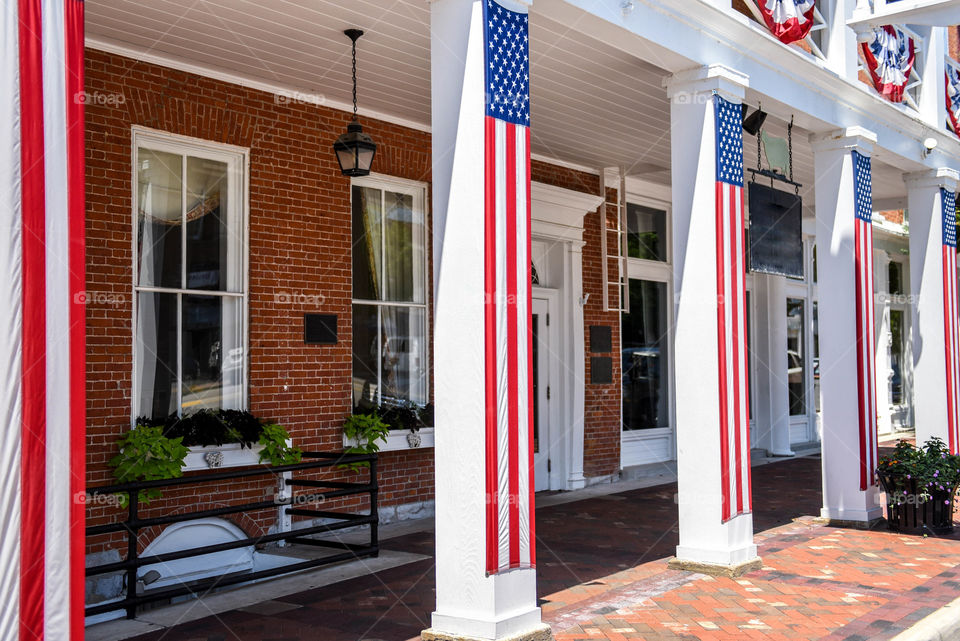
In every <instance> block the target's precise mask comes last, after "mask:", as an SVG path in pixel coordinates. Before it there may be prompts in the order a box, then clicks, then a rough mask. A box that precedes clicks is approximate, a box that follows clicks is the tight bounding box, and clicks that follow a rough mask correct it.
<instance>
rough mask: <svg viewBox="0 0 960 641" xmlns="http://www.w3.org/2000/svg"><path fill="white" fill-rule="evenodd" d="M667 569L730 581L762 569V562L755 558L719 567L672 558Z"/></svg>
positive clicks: (714, 564)
mask: <svg viewBox="0 0 960 641" xmlns="http://www.w3.org/2000/svg"><path fill="white" fill-rule="evenodd" d="M667 567H668V568H670V569H671V570H683V571H685V572H696V573H697V574H708V575H710V576H724V577H727V578H730V579H735V578H737V577H740V576H743V575H744V574H746V573H747V572H753V571H754V570H759V569H760V568H761V567H763V561H761V560H760V557H759V556H758V557H755V558H753V559H749V560H747V561H742V562H740V563H735V564H733V565H720V564H717V563H704V562H702V561H690V560H686V559H678V558H673V559H670V560H669V561H668V562H667Z"/></svg>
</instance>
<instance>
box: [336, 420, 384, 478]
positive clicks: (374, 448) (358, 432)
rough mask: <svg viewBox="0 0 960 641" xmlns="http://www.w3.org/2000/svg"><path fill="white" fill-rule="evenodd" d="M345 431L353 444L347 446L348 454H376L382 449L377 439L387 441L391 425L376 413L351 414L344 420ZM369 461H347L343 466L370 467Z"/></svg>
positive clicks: (354, 467)
mask: <svg viewBox="0 0 960 641" xmlns="http://www.w3.org/2000/svg"><path fill="white" fill-rule="evenodd" d="M343 433H344V435H345V436H346V437H347V440H349V441H351V442H352V443H353V445H351V446H349V447H347V448H346V450H345V452H346V453H347V454H374V453H376V452H379V451H380V445H379V443H378V442H377V441H383V442H384V443H386V442H387V435H389V434H390V425H388V424H387V423H385V422H384V421H383V419H382V418H380V416H379V415H378V414H377V413H376V412H371V413H368V414H351V415H350V416H348V417H347V418H346V419H345V420H344V421H343ZM368 466H369V463H367V462H362V463H347V464H344V465H341V466H340V467H343V468H350V469H353V470H356V469H358V468H361V467H368Z"/></svg>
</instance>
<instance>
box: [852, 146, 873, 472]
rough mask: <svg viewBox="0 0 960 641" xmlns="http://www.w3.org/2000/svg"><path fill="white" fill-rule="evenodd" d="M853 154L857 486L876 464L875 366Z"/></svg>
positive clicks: (868, 226)
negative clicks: (858, 416) (858, 478)
mask: <svg viewBox="0 0 960 641" xmlns="http://www.w3.org/2000/svg"><path fill="white" fill-rule="evenodd" d="M852 153H853V192H854V198H855V200H856V225H855V227H854V237H853V238H854V243H856V249H855V252H854V265H855V268H856V292H857V294H856V296H857V301H856V303H857V393H858V400H859V405H860V412H859V414H860V489H861V490H866V489H867V488H868V487H869V486H871V485H873V483H874V471H875V470H876V467H877V399H876V391H875V389H874V386H875V381H876V371H877V370H876V367H875V363H874V350H873V224H872V220H873V188H872V185H871V178H870V158H869V157H868V156H864V155H863V154H861V153H860V152H857V151H854V152H852Z"/></svg>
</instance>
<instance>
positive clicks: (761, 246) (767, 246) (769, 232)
mask: <svg viewBox="0 0 960 641" xmlns="http://www.w3.org/2000/svg"><path fill="white" fill-rule="evenodd" d="M748 193H749V197H750V200H749V203H750V271H754V272H760V273H763V274H779V275H781V276H792V277H795V278H803V232H802V223H801V218H802V214H801V205H802V202H803V201H802V200H801V198H800V196H799V195H797V194H794V193H791V192H788V191H780V190H779V189H773V188H772V187H768V186H767V185H762V184H760V183H756V182H752V183H750V188H749V192H748Z"/></svg>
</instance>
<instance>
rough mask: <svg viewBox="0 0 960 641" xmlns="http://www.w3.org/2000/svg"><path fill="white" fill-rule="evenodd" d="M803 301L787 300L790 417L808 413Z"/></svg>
mask: <svg viewBox="0 0 960 641" xmlns="http://www.w3.org/2000/svg"><path fill="white" fill-rule="evenodd" d="M803 326H804V322H803V301H802V300H800V299H797V298H788V299H787V388H788V390H789V394H790V416H800V415H803V414H806V413H807V406H806V398H805V391H806V388H805V380H806V375H805V372H804V363H803V360H804V354H803V349H804V344H803V343H804V341H803V330H804V327H803Z"/></svg>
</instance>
